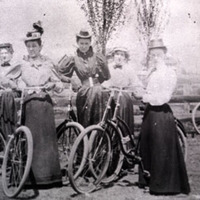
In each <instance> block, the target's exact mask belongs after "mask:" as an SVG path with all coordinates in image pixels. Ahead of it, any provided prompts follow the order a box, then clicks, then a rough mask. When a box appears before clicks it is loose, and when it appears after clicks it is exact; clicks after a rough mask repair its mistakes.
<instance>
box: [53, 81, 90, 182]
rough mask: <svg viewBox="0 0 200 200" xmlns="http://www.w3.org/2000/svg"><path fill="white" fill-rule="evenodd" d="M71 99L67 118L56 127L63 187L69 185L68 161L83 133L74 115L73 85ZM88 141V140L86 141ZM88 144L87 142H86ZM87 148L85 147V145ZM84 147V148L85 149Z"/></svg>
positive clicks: (70, 89)
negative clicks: (73, 146) (79, 136)
mask: <svg viewBox="0 0 200 200" xmlns="http://www.w3.org/2000/svg"><path fill="white" fill-rule="evenodd" d="M69 91H70V93H69V99H68V106H67V111H68V112H67V117H66V119H64V121H63V122H61V123H60V124H59V125H58V126H57V127H56V134H57V139H58V141H57V142H58V152H59V159H60V165H61V170H62V175H63V176H62V179H63V185H67V184H69V179H68V161H69V155H70V152H71V148H72V145H73V144H74V141H75V139H76V138H77V137H78V135H79V134H80V132H81V131H83V129H84V128H83V126H82V125H81V124H79V123H78V122H77V119H76V114H75V113H74V110H73V107H72V88H71V84H70V87H69ZM85 140H87V139H85ZM85 143H87V141H85ZM84 146H85V145H84ZM84 146H83V148H84Z"/></svg>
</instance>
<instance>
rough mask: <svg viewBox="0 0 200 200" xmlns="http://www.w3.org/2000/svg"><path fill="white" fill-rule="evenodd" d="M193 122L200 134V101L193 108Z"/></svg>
mask: <svg viewBox="0 0 200 200" xmlns="http://www.w3.org/2000/svg"><path fill="white" fill-rule="evenodd" d="M192 123H193V126H194V128H195V130H196V132H197V134H200V103H198V104H197V105H196V106H195V107H194V109H193V110H192Z"/></svg>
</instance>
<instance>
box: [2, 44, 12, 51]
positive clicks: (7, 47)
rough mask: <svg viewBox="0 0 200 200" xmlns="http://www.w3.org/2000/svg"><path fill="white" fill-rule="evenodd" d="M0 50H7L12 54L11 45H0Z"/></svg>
mask: <svg viewBox="0 0 200 200" xmlns="http://www.w3.org/2000/svg"><path fill="white" fill-rule="evenodd" d="M0 49H7V50H8V51H9V52H10V53H13V52H14V50H13V47H12V44H10V43H2V44H0Z"/></svg>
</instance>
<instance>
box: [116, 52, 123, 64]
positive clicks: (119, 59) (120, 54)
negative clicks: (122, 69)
mask: <svg viewBox="0 0 200 200" xmlns="http://www.w3.org/2000/svg"><path fill="white" fill-rule="evenodd" d="M125 61H126V54H125V52H124V51H116V52H115V54H114V62H115V64H118V65H121V64H124V62H125Z"/></svg>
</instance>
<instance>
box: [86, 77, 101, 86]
mask: <svg viewBox="0 0 200 200" xmlns="http://www.w3.org/2000/svg"><path fill="white" fill-rule="evenodd" d="M98 84H100V83H99V80H98V78H92V77H89V78H88V79H85V80H82V85H83V86H88V87H92V86H94V85H98Z"/></svg>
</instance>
